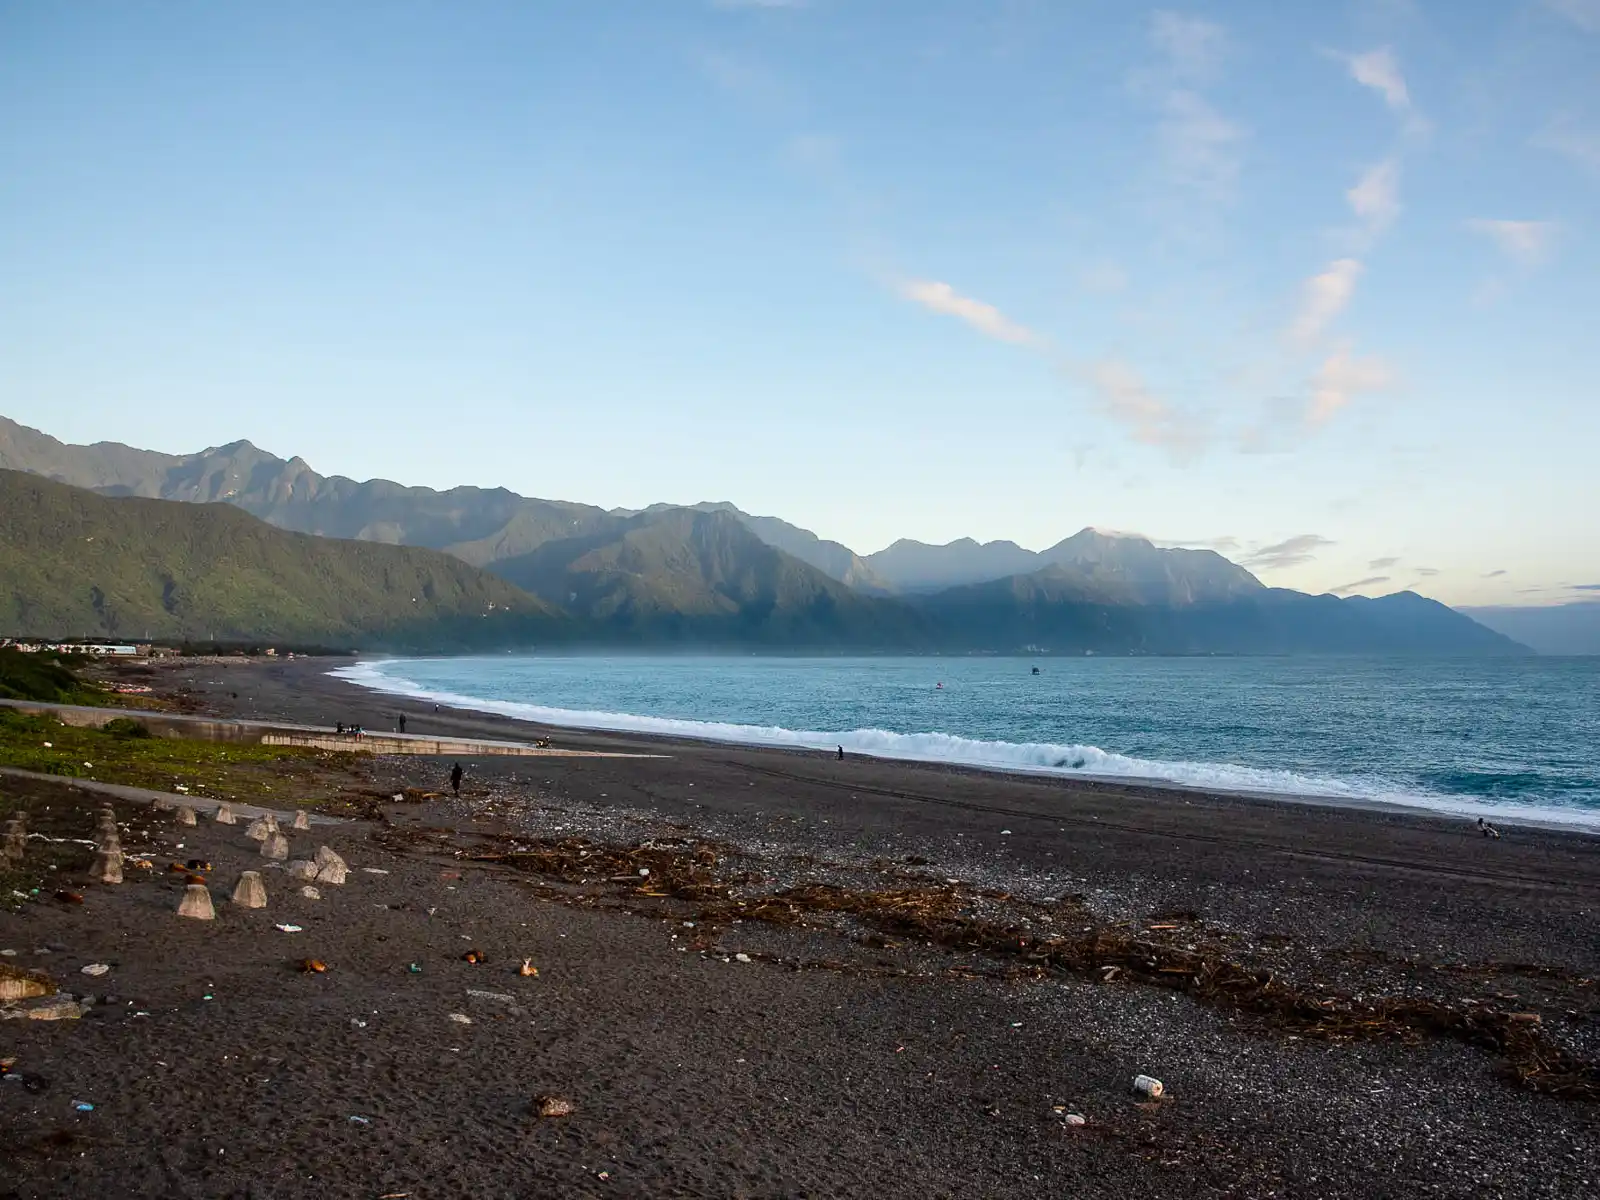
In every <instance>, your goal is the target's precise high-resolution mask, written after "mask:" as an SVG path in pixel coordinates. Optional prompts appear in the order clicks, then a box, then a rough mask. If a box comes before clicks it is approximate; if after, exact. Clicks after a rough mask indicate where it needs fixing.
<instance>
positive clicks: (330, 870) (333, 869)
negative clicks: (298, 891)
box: [317, 858, 350, 884]
mask: <svg viewBox="0 0 1600 1200" xmlns="http://www.w3.org/2000/svg"><path fill="white" fill-rule="evenodd" d="M349 872H350V868H349V867H347V866H345V862H344V859H342V858H341V859H338V860H337V861H336V862H330V863H328V864H326V865H325V866H324V867H322V869H321V870H319V871H318V872H317V882H318V883H334V884H342V883H343V882H344V879H345V876H346V875H347V874H349Z"/></svg>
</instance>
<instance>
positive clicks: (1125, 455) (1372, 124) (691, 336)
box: [0, 0, 1600, 603]
mask: <svg viewBox="0 0 1600 1200" xmlns="http://www.w3.org/2000/svg"><path fill="white" fill-rule="evenodd" d="M1597 231H1600V0H1524V2H1506V3H1487V2H1478V0H1453V2H1451V3H1443V2H1435V3H1429V2H1426V0H1356V2H1353V3H1337V2H1335V3H1329V4H1322V5H1309V4H1283V3H1271V2H1265V0H1263V2H1238V3H1231V4H1209V5H1198V6H1182V7H1171V8H1164V7H1159V6H1158V7H1149V8H1144V7H1139V6H1137V5H1130V4H1126V3H1112V2H1104V3H1101V2H1084V3H1066V2H1065V0H1061V2H1047V0H986V2H982V3H980V2H977V0H961V2H955V0H948V2H946V0H883V2H879V3H874V2H872V0H809V2H806V3H798V2H795V3H780V2H778V0H765V2H757V0H743V2H740V0H721V2H720V3H718V2H713V0H633V2H631V3H629V2H622V0H618V2H615V3H607V2H605V0H573V2H562V0H541V2H539V3H513V4H487V3H470V2H464V3H460V4H443V3H429V2H424V0H412V2H409V3H407V2H394V3H383V4H361V3H353V2H352V3H343V4H339V5H320V4H309V3H304V4H302V3H275V4H271V5H265V4H258V5H243V4H198V3H194V4H183V3H172V4H164V5H159V6H154V5H121V4H113V3H109V2H108V3H96V4H91V3H74V2H72V0H61V2H59V3H53V4H34V3H6V2H4V0H0V412H3V413H5V414H6V415H8V416H11V417H13V418H15V419H17V420H21V421H23V422H25V423H27V424H31V425H35V426H37V427H40V428H43V429H45V430H46V431H47V432H49V433H52V434H54V435H55V436H57V437H61V438H63V439H66V440H69V441H90V440H96V439H102V438H103V439H112V440H119V441H126V442H129V443H132V444H135V445H140V446H148V447H151V448H156V449H163V450H171V451H184V450H194V449H199V448H201V447H203V446H206V445H214V444H220V443H223V442H227V441H231V440H233V439H236V438H240V437H246V438H249V439H251V440H252V441H254V442H256V443H257V444H259V445H262V446H264V447H266V448H268V449H271V450H273V451H275V452H277V453H280V454H283V455H284V456H288V455H291V454H299V455H301V456H303V457H304V458H306V459H307V460H308V461H310V462H311V463H312V465H313V466H315V467H316V468H317V469H318V470H320V471H323V472H325V473H339V474H346V475H351V476H354V477H357V478H367V477H370V476H384V477H387V478H394V479H399V480H401V481H403V482H406V483H413V484H426V485H430V486H435V487H446V486H450V485H453V484H457V483H476V484H483V485H504V486H507V487H511V488H513V489H515V490H517V491H521V492H524V493H527V494H531V495H539V496H547V497H555V498H561V499H570V500H582V501H588V502H591V503H596V504H601V505H605V506H608V507H609V506H616V505H627V506H641V505H644V504H647V503H651V502H654V501H659V500H671V501H682V502H689V501H695V500H701V499H728V500H732V501H734V502H735V503H737V504H739V505H740V506H741V507H743V508H745V509H747V510H750V511H753V512H759V513H772V514H775V515H779V516H782V517H785V518H787V519H789V520H791V521H794V522H796V523H798V524H801V525H804V526H806V527H808V528H811V529H814V530H816V531H817V532H818V533H820V534H822V535H823V536H826V537H832V538H837V539H839V540H841V541H843V542H846V543H847V544H849V545H851V546H852V547H854V548H855V549H857V550H858V551H861V552H863V553H865V552H868V551H871V550H875V549H878V548H880V547H881V546H883V545H885V544H886V543H888V542H889V541H891V540H893V539H894V538H897V537H915V538H919V539H922V540H925V541H946V540H949V539H952V538H955V537H960V536H972V537H977V538H979V539H982V540H987V539H991V538H1010V539H1013V540H1015V541H1018V542H1021V543H1022V544H1024V545H1027V546H1030V547H1034V548H1041V547H1043V546H1045V545H1048V544H1051V543H1053V542H1055V541H1057V540H1059V539H1060V538H1061V537H1064V536H1066V535H1067V534H1069V533H1072V532H1073V531H1075V530H1076V529H1078V528H1080V527H1082V526H1083V525H1088V524H1092V525H1097V526H1101V527H1108V528H1117V529H1129V530H1137V531H1141V532H1144V533H1146V534H1148V535H1150V536H1152V537H1154V538H1156V539H1157V540H1159V541H1165V542H1170V543H1187V544H1209V545H1214V546H1216V547H1218V548H1220V549H1222V550H1223V551H1224V552H1225V553H1228V554H1229V555H1230V556H1231V557H1234V558H1236V559H1238V560H1240V561H1243V562H1245V563H1247V564H1248V565H1250V566H1251V567H1252V569H1255V570H1256V571H1257V572H1258V573H1259V574H1260V575H1261V576H1262V578H1264V579H1266V580H1267V581H1268V582H1271V583H1275V584H1281V585H1285V586H1293V587H1300V588H1306V589H1309V590H1324V589H1332V588H1345V589H1347V590H1351V591H1360V592H1365V593H1370V594H1376V593H1382V592H1386V591H1391V590H1396V589H1398V588H1401V587H1414V588H1416V590H1419V591H1422V592H1424V593H1425V594H1428V595H1433V596H1437V597H1438V598H1440V599H1443V600H1446V601H1448V602H1454V603H1494V602H1507V603H1512V602H1514V603H1529V602H1553V601H1558V600H1563V599H1568V598H1574V597H1577V596H1580V595H1583V594H1585V592H1584V591H1583V590H1581V589H1582V585H1586V584H1594V583H1597V582H1600V518H1597V517H1596V515H1595V514H1597V513H1600V464H1597V462H1596V459H1597V455H1600V415H1597V413H1600V408H1597V405H1596V399H1597V397H1596V385H1597V383H1600V338H1597V337H1596V336H1595V321H1596V315H1597V314H1600V253H1597ZM1588 594H1592V593H1588Z"/></svg>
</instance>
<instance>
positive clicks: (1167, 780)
mask: <svg viewBox="0 0 1600 1200" xmlns="http://www.w3.org/2000/svg"><path fill="white" fill-rule="evenodd" d="M394 665H397V664H394V663H386V662H360V663H354V664H352V665H350V666H346V667H339V668H337V669H335V670H334V671H332V672H330V674H332V675H333V676H335V677H337V678H340V679H343V680H346V681H347V682H349V683H354V684H357V685H359V686H361V687H365V688H369V689H371V690H373V691H378V692H384V693H387V694H389V695H394V696H405V697H409V698H411V699H414V700H424V701H428V702H431V703H434V704H441V705H444V706H446V707H449V708H460V709H467V710H470V711H476V712H486V713H495V714H497V715H500V716H505V717H512V718H515V719H517V720H522V721H532V722H536V723H538V724H542V725H554V726H560V727H564V728H568V729H594V730H604V731H608V732H620V733H641V734H651V735H655V736H660V737H673V738H692V739H696V740H699V741H710V742H724V743H733V744H736V745H747V746H770V747H776V748H781V749H796V750H799V749H804V750H823V751H826V750H833V749H834V748H835V747H838V746H843V747H844V749H845V751H846V752H847V753H851V754H859V755H867V756H869V757H872V758H886V759H902V760H907V761H912V762H926V763H945V764H948V765H951V766H963V767H976V768H986V769H989V770H997V771H1019V772H1027V773H1034V774H1045V775H1063V776H1080V777H1084V778H1093V779H1107V780H1125V781H1127V782H1130V783H1134V782H1140V783H1156V784H1169V785H1176V786H1179V787H1186V788H1196V789H1201V790H1205V791H1219V792H1244V793H1264V794H1269V795H1273V796H1279V797H1284V798H1302V799H1308V800H1312V799H1314V800H1321V801H1345V802H1347V803H1351V804H1362V803H1376V804H1394V805H1401V806H1404V807H1409V808H1423V809H1430V810H1433V811H1437V812H1446V813H1451V814H1456V815H1464V816H1469V817H1476V816H1480V815H1481V816H1489V817H1493V818H1495V819H1496V820H1520V821H1523V822H1525V823H1530V824H1553V825H1563V826H1587V827H1591V828H1600V815H1597V814H1596V813H1595V812H1594V810H1592V809H1590V810H1583V809H1562V808H1558V807H1551V806H1546V805H1523V804H1506V803H1482V802H1478V801H1475V800H1473V799H1472V798H1470V797H1463V796H1456V795H1448V794H1435V793H1427V792H1419V791H1418V790H1416V789H1415V788H1409V789H1408V788H1406V787H1405V786H1404V785H1401V784H1398V783H1395V782H1393V781H1390V780H1385V779H1382V778H1377V777H1373V778H1365V779H1336V778H1332V777H1327V776H1318V775H1306V774H1302V773H1299V772H1295V771H1285V770H1274V769H1270V768H1264V767H1247V766H1240V765H1237V764H1232V763H1210V762H1166V761H1162V760H1160V759H1147V758H1134V757H1132V756H1130V755H1126V754H1117V753H1114V752H1111V751H1107V750H1102V749H1100V748H1099V747H1098V746H1089V745H1077V744H1070V745H1063V744H1058V743H1050V742H1003V741H985V740H981V739H977V738H966V737H961V736H959V735H956V734H949V733H932V732H930V733H895V732H893V731H891V730H887V729H850V730H805V729H786V728H783V727H782V726H777V725H741V724H734V723H730V722H724V721H692V720H683V719H680V718H674V717H652V716H645V715H642V714H638V713H624V712H603V711H594V710H578V709H567V708H549V707H546V706H544V705H539V704H529V703H525V702H522V701H516V700H495V699H488V698H485V697H481V696H467V695H462V694H460V693H457V692H451V691H444V690H439V689H436V688H429V687H425V686H423V685H421V684H419V683H416V682H414V681H412V680H409V679H406V678H403V677H401V676H398V675H393V674H390V673H389V672H388V671H386V670H385V668H386V667H391V666H394Z"/></svg>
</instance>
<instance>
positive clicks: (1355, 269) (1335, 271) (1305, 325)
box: [1289, 258, 1363, 345]
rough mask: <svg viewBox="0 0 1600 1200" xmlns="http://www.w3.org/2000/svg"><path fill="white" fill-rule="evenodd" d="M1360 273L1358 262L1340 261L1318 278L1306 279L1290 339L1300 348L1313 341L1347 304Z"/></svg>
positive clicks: (1290, 331)
mask: <svg viewBox="0 0 1600 1200" xmlns="http://www.w3.org/2000/svg"><path fill="white" fill-rule="evenodd" d="M1362 270H1363V267H1362V265H1361V263H1360V261H1359V260H1358V259H1354V258H1340V259H1335V260H1334V261H1333V262H1331V263H1329V264H1328V269H1327V270H1325V271H1323V272H1322V273H1321V274H1320V275H1313V276H1312V277H1311V278H1310V279H1308V280H1306V283H1305V287H1304V288H1303V289H1302V294H1301V300H1300V311H1299V313H1298V314H1297V315H1296V316H1295V319H1294V323H1293V324H1292V325H1290V327H1289V336H1290V337H1291V338H1292V339H1293V340H1294V341H1296V342H1299V343H1300V344H1301V345H1309V344H1310V343H1312V342H1315V341H1316V340H1317V338H1318V337H1320V336H1321V334H1322V331H1323V330H1324V329H1326V328H1327V326H1328V323H1329V322H1330V321H1332V320H1333V319H1334V318H1335V317H1337V316H1338V315H1339V314H1340V313H1341V312H1343V311H1344V308H1345V305H1347V304H1349V303H1350V297H1351V296H1353V295H1355V290H1356V281H1357V280H1358V279H1360V278H1361V272H1362Z"/></svg>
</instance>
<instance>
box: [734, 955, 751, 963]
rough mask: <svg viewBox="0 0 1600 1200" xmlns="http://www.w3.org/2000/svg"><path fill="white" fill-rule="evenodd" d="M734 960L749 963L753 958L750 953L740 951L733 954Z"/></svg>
mask: <svg viewBox="0 0 1600 1200" xmlns="http://www.w3.org/2000/svg"><path fill="white" fill-rule="evenodd" d="M733 961H734V962H742V963H747V962H750V961H751V958H750V956H749V955H748V954H744V953H740V954H735V955H734V956H733Z"/></svg>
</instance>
